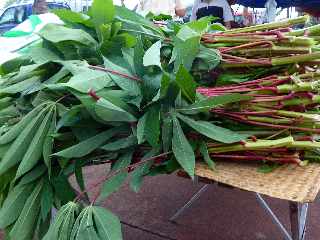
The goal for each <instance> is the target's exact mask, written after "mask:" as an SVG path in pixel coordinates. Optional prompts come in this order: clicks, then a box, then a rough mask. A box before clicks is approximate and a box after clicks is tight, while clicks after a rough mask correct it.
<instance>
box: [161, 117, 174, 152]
mask: <svg viewBox="0 0 320 240" xmlns="http://www.w3.org/2000/svg"><path fill="white" fill-rule="evenodd" d="M172 125H173V123H172V119H171V117H167V118H165V119H164V120H163V124H162V147H163V151H164V152H168V151H170V149H171V142H172V134H173V132H172Z"/></svg>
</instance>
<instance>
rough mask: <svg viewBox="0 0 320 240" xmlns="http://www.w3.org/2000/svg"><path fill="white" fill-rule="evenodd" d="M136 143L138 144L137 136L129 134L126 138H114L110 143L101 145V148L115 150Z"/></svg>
mask: <svg viewBox="0 0 320 240" xmlns="http://www.w3.org/2000/svg"><path fill="white" fill-rule="evenodd" d="M136 144H138V140H137V137H136V136H134V135H130V136H129V137H127V138H120V139H119V140H116V141H114V142H112V143H108V144H106V145H104V146H102V147H101V149H104V150H106V151H117V150H120V149H124V148H128V147H131V146H134V145H136Z"/></svg>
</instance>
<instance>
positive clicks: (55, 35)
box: [39, 23, 97, 46]
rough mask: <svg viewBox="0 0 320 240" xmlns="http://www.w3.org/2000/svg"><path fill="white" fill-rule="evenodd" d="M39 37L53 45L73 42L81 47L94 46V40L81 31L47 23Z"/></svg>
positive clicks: (95, 43)
mask: <svg viewBox="0 0 320 240" xmlns="http://www.w3.org/2000/svg"><path fill="white" fill-rule="evenodd" d="M39 35H40V36H41V37H42V38H44V39H46V40H48V41H50V42H53V43H60V42H66V41H73V42H76V43H78V44H81V45H87V46H95V45H97V42H96V40H95V39H94V38H93V37H91V35H90V34H89V33H87V32H85V31H84V30H81V29H73V28H68V27H65V26H61V25H56V24H52V23H49V24H47V25H45V26H44V27H43V28H42V29H41V30H40V32H39Z"/></svg>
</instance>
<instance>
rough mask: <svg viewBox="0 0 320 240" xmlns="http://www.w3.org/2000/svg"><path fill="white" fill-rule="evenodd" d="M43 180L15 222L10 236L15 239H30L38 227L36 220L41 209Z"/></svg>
mask: <svg viewBox="0 0 320 240" xmlns="http://www.w3.org/2000/svg"><path fill="white" fill-rule="evenodd" d="M42 186H43V181H40V182H39V183H38V184H37V186H36V188H35V189H34V190H33V192H32V193H31V195H30V196H29V197H28V200H27V202H26V204H25V205H24V208H23V209H22V212H21V213H20V216H19V218H18V220H17V221H16V223H15V224H14V226H13V228H12V230H11V232H10V237H12V238H13V239H21V240H29V239H32V236H33V232H34V230H35V228H36V222H37V220H38V215H39V211H40V197H41V189H42Z"/></svg>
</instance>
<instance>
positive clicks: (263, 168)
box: [257, 163, 280, 173]
mask: <svg viewBox="0 0 320 240" xmlns="http://www.w3.org/2000/svg"><path fill="white" fill-rule="evenodd" d="M279 166H280V165H279V164H277V163H274V164H263V165H262V166H260V167H259V168H258V170H257V171H258V172H260V173H270V172H273V171H274V170H275V169H277V168H278V167H279Z"/></svg>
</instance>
